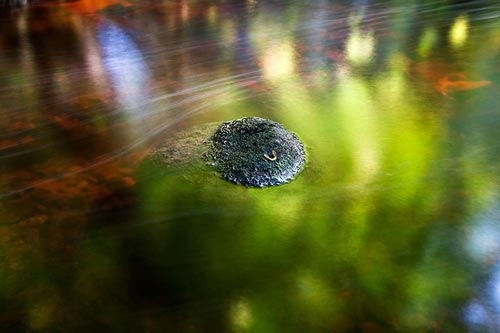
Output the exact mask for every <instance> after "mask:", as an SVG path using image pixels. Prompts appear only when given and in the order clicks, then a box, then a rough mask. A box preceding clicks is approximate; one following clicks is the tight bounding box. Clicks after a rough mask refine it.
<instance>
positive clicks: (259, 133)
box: [205, 117, 305, 187]
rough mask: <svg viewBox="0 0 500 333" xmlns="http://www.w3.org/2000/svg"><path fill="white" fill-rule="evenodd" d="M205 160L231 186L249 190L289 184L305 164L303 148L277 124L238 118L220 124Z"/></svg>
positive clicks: (268, 121) (292, 135)
mask: <svg viewBox="0 0 500 333" xmlns="http://www.w3.org/2000/svg"><path fill="white" fill-rule="evenodd" d="M211 143H212V146H211V148H210V149H209V151H208V153H206V154H205V157H206V159H208V160H209V161H210V165H212V166H213V167H215V169H216V170H217V171H218V172H220V173H221V175H222V177H223V178H224V179H226V180H228V181H231V182H233V183H237V184H242V185H245V186H253V187H267V186H274V185H281V184H284V183H287V182H288V181H290V180H292V179H293V178H294V177H295V175H296V174H297V173H298V172H299V171H300V170H301V169H302V166H303V165H304V163H305V153H304V145H303V144H302V143H301V142H300V141H299V139H298V138H297V137H296V136H295V134H293V133H290V132H289V131H287V130H286V129H285V128H284V127H283V126H281V125H280V124H278V123H277V122H274V121H271V120H267V119H262V118H257V117H250V118H242V119H237V120H233V121H228V122H225V123H223V124H222V125H221V126H220V127H219V128H218V129H217V130H216V131H215V133H214V134H213V135H212V138H211Z"/></svg>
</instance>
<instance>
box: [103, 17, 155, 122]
mask: <svg viewBox="0 0 500 333" xmlns="http://www.w3.org/2000/svg"><path fill="white" fill-rule="evenodd" d="M98 40H99V45H100V47H101V51H102V54H103V63H104V64H103V65H104V67H105V69H106V71H107V72H108V75H109V77H110V79H111V82H112V85H113V88H114V89H115V90H116V94H117V100H118V102H119V103H120V104H121V105H122V106H123V108H124V109H125V110H126V112H127V113H129V114H130V116H132V118H144V117H146V116H147V115H148V110H147V107H146V106H145V101H147V100H148V94H147V85H146V84H147V82H149V81H150V80H149V69H148V68H147V66H146V64H145V62H144V59H143V56H142V54H141V52H140V50H139V49H138V48H137V46H136V44H135V43H134V41H133V40H132V38H131V37H130V36H129V35H128V34H127V33H126V32H125V31H124V30H123V29H121V28H120V27H118V26H116V25H114V24H111V23H104V24H102V25H101V26H100V27H99V30H98Z"/></svg>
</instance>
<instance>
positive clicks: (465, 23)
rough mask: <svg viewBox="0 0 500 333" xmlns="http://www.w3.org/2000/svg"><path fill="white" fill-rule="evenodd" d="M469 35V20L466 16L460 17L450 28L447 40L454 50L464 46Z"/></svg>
mask: <svg viewBox="0 0 500 333" xmlns="http://www.w3.org/2000/svg"><path fill="white" fill-rule="evenodd" d="M468 35H469V20H468V19H467V16H465V15H460V16H458V17H457V18H456V19H455V22H454V23H453V25H452V26H451V29H450V33H449V38H450V43H451V45H452V46H453V47H454V48H460V47H462V46H464V44H465V42H466V41H467V37H468Z"/></svg>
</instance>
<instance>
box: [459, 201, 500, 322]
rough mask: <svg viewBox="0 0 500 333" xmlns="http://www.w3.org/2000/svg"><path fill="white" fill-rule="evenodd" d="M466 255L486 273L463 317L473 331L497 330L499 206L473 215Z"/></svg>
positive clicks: (499, 309)
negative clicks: (476, 262)
mask: <svg viewBox="0 0 500 333" xmlns="http://www.w3.org/2000/svg"><path fill="white" fill-rule="evenodd" d="M466 245H467V250H468V252H469V254H470V255H471V256H472V257H473V258H474V259H475V260H477V261H478V262H479V263H480V264H481V265H483V266H484V267H485V269H487V270H488V271H490V273H489V274H488V280H487V282H486V283H484V284H481V285H480V286H479V287H478V288H479V289H478V291H477V297H476V298H475V299H474V300H471V301H470V302H469V303H468V304H467V306H466V307H465V309H464V319H465V321H466V322H467V323H468V324H469V325H470V326H471V328H472V329H473V330H476V329H484V328H488V329H489V330H493V331H495V332H497V331H498V330H499V329H500V258H499V255H500V208H499V207H498V206H497V207H494V208H493V209H491V210H489V211H487V212H485V213H483V214H481V215H480V216H478V217H477V222H476V223H474V222H473V225H472V229H471V231H470V234H469V236H468V239H467V243H466Z"/></svg>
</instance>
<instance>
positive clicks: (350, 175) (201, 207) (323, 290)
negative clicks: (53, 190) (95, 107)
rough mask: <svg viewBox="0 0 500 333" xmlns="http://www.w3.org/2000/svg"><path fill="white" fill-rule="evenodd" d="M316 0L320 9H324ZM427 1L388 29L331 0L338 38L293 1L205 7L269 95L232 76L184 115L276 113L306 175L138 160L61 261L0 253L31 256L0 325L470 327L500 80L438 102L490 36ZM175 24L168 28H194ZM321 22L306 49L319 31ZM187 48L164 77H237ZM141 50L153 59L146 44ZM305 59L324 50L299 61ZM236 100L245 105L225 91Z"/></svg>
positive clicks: (474, 72) (488, 56)
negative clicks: (119, 203)
mask: <svg viewBox="0 0 500 333" xmlns="http://www.w3.org/2000/svg"><path fill="white" fill-rule="evenodd" d="M181 5H182V8H183V9H182V10H183V13H184V14H182V13H181V14H180V15H181V16H182V17H180V18H179V20H181V21H182V22H183V23H182V24H185V25H187V26H188V27H189V28H190V29H191V28H193V26H196V24H197V23H199V22H200V21H195V23H192V24H193V25H192V26H190V25H189V18H190V17H191V16H195V17H196V8H195V6H192V5H191V3H190V2H186V1H183V2H182V3H181ZM250 5H252V6H254V5H253V4H250ZM327 5H328V2H325V3H324V7H321V10H323V11H330V12H331V13H337V12H336V11H335V10H333V9H331V8H330V7H328V6H327ZM433 6H438V4H434V5H428V6H416V5H414V6H412V7H410V8H409V9H407V10H404V9H402V8H400V7H395V8H396V9H397V10H396V12H395V13H394V14H393V15H392V14H391V15H389V17H390V19H388V21H387V22H386V21H384V20H383V22H384V23H387V26H389V27H391V29H389V30H393V31H394V32H393V33H391V34H389V37H387V31H386V30H385V29H384V27H382V28H380V27H377V24H373V26H370V24H369V23H366V22H365V23H362V21H363V18H360V19H359V20H360V21H359V22H357V21H356V22H355V23H353V22H350V20H349V17H351V15H352V13H351V12H357V11H356V10H355V8H354V9H352V8H350V7H348V9H345V8H346V7H345V6H344V7H343V6H340V8H341V9H343V10H344V12H342V11H341V12H340V13H341V14H339V15H340V18H338V17H337V19H339V20H340V21H341V22H343V23H340V26H339V27H335V29H332V30H333V31H330V33H331V34H332V35H334V34H335V33H338V34H339V35H341V36H335V37H332V39H331V40H329V39H328V38H330V37H329V35H328V33H327V32H328V29H327V28H326V32H325V31H322V29H323V28H324V26H314V25H311V27H313V28H310V27H309V29H310V30H307V29H308V28H307V27H308V26H307V25H305V24H303V21H302V20H301V18H302V17H301V15H302V13H303V12H302V10H303V9H304V5H301V4H299V3H292V4H289V5H288V6H286V7H287V8H286V9H287V10H286V11H285V15H283V16H280V19H279V20H278V21H273V20H272V19H270V17H272V15H271V14H272V10H273V8H267V7H264V9H260V11H259V10H258V9H252V10H255V11H257V12H255V13H253V12H252V14H255V16H253V18H247V19H248V20H250V21H251V22H250V23H249V24H248V26H247V25H245V24H246V23H245V24H242V23H241V21H239V20H237V19H232V18H227V17H225V18H223V19H222V18H221V20H223V21H221V23H218V22H217V20H218V15H219V14H220V15H223V11H222V10H220V11H217V10H215V9H213V8H214V7H209V9H207V10H209V12H208V14H207V16H206V19H207V21H208V23H209V26H210V28H211V29H213V30H214V31H218V32H214V34H215V35H217V36H216V37H218V38H219V40H220V41H222V42H223V45H229V46H227V49H229V50H230V51H232V48H233V47H234V44H233V43H236V42H241V41H242V40H245V38H247V39H248V44H249V45H247V47H248V49H250V50H252V51H253V52H254V54H251V53H250V52H248V54H245V56H246V57H247V58H244V57H242V59H243V60H242V59H239V60H238V59H237V60H234V62H236V63H237V65H241V66H243V67H244V66H248V68H251V69H252V68H253V67H255V68H256V69H258V71H260V76H259V77H254V76H251V77H250V79H251V80H256V81H258V82H257V83H259V84H262V85H263V88H262V87H261V89H262V91H263V92H262V93H259V94H255V95H253V94H252V93H251V92H249V91H247V90H245V89H244V88H242V85H241V84H240V83H241V82H236V83H238V84H236V83H235V82H233V81H230V80H229V81H227V84H226V83H224V85H222V87H223V88H224V89H220V92H218V93H214V94H213V95H210V94H208V95H207V97H208V99H210V103H208V102H207V103H208V104H207V108H208V109H209V111H208V112H207V113H208V115H204V116H203V117H202V116H200V118H199V119H198V118H196V117H195V119H194V120H193V123H196V122H197V121H199V122H202V121H205V120H207V119H208V120H210V121H212V120H222V119H224V118H229V117H233V118H238V117H241V116H244V115H257V116H263V117H267V118H272V119H273V120H276V121H279V122H281V123H283V124H284V125H285V126H286V127H287V128H289V129H290V130H291V131H293V132H296V133H297V134H298V135H299V136H300V138H301V139H302V140H303V141H304V142H305V143H306V146H307V152H308V163H307V166H306V168H305V169H304V170H303V172H302V173H301V174H300V175H299V176H298V177H297V179H296V180H295V181H293V182H291V183H290V184H287V185H285V186H280V187H273V188H267V189H247V188H244V187H242V186H236V185H233V184H230V183H226V182H224V181H222V180H221V179H220V178H219V177H218V175H217V174H215V173H214V172H213V171H212V170H211V169H209V168H208V167H207V166H205V165H203V163H202V162H200V163H199V164H197V165H192V166H190V167H185V166H183V167H180V168H172V169H168V170H162V169H157V168H152V167H148V166H144V167H143V169H141V170H140V172H138V174H137V180H138V184H137V192H136V193H135V199H136V201H137V205H136V206H134V207H132V208H130V207H125V208H124V209H123V211H113V212H109V213H108V212H101V211H98V213H93V212H92V211H90V212H85V214H88V215H86V218H87V221H86V222H87V224H88V226H87V230H86V233H85V235H84V236H83V237H82V238H78V241H75V243H77V246H76V249H75V254H74V256H73V257H72V260H70V263H65V264H64V269H60V268H59V265H62V264H61V262H60V261H58V260H56V259H53V255H52V252H51V250H50V249H46V248H43V247H42V248H41V249H37V251H34V254H33V253H31V252H29V251H27V253H16V252H15V251H12V250H11V251H6V253H9V254H11V256H12V257H13V258H16V259H19V260H20V261H21V262H22V264H24V267H27V268H24V269H25V271H20V270H16V267H14V266H15V263H14V262H12V261H11V262H9V265H2V266H1V267H0V281H1V284H0V297H1V299H2V305H5V306H6V307H8V308H9V309H8V311H6V312H5V313H4V314H2V317H0V318H2V321H3V322H5V323H6V326H8V327H9V328H12V329H11V331H26V330H31V331H48V330H53V331H62V330H64V331H71V332H80V331H82V332H83V331H90V330H92V331H103V332H126V331H134V332H163V331H172V332H266V333H267V332H269V333H272V332H332V331H335V332H396V331H404V332H422V331H440V330H441V331H446V332H464V331H467V327H466V324H465V323H464V321H463V320H462V315H461V311H462V308H463V306H464V305H465V304H467V303H468V302H469V301H470V299H471V298H472V297H474V295H475V292H476V290H475V289H476V288H480V284H477V283H476V281H477V280H478V279H479V278H478V277H482V275H480V274H478V272H479V273H482V272H481V270H484V271H487V270H488V269H490V266H488V265H487V264H485V265H484V266H481V265H480V264H478V263H477V262H475V261H473V260H472V258H471V257H470V256H469V254H468V253H467V251H466V247H465V244H464V243H465V241H466V238H467V236H468V234H469V233H470V230H471V229H473V228H474V225H473V224H472V223H470V222H469V221H474V220H475V218H476V217H477V216H478V215H480V214H481V213H482V212H483V211H484V210H487V209H488V208H491V207H489V206H490V205H491V204H492V202H494V198H495V195H496V193H497V190H498V188H497V186H498V176H497V174H498V166H499V164H498V162H499V161H498V158H497V156H500V155H499V154H498V145H497V144H496V142H497V141H498V130H497V129H498V121H497V120H496V119H498V117H497V114H496V113H497V111H496V110H497V109H498V99H497V94H495V92H496V90H493V89H497V88H496V86H495V85H492V87H488V88H485V87H483V88H482V90H481V89H477V90H475V89H468V88H467V85H466V84H465V83H463V82H462V83H460V84H456V85H455V86H452V87H454V89H455V90H454V91H448V90H445V91H444V92H445V93H447V96H445V94H444V93H443V91H438V90H436V87H435V85H436V81H438V80H439V79H442V78H443V77H448V76H450V75H451V76H452V75H456V73H455V72H456V71H460V72H462V73H461V74H460V75H464V76H465V77H466V78H468V77H471V79H470V80H486V79H488V80H491V81H494V82H498V75H499V73H498V71H497V70H496V71H495V70H492V68H496V67H495V65H497V63H498V61H497V60H496V59H497V58H496V56H497V55H498V50H499V45H500V42H499V41H500V37H499V36H500V31H499V30H498V27H496V26H494V25H493V26H488V25H486V24H485V25H484V26H483V25H481V24H479V23H477V22H474V19H473V17H471V18H470V20H471V21H470V23H468V24H469V25H468V28H467V29H465V30H464V29H463V28H460V26H459V28H450V27H452V26H453V24H454V23H453V22H455V24H462V25H463V24H464V23H460V22H462V21H459V20H464V19H463V17H465V16H460V15H455V14H456V13H455V12H453V10H452V9H451V8H449V7H446V8H444V9H443V8H442V7H438V8H436V10H438V9H439V11H438V12H439V15H438V16H437V18H436V17H433V16H430V17H427V16H426V15H433V14H432V13H433V12H434V11H432V9H433V8H434V7H433ZM217 8H219V7H217ZM245 8H247V7H245ZM252 8H254V7H252ZM335 8H337V7H335ZM280 9H281V8H280ZM351 9H352V10H351ZM245 10H246V9H245ZM268 11H269V12H268ZM221 13H222V14H221ZM363 13H364V14H363V15H365V16H363V17H364V18H365V19H366V18H370V17H371V18H372V19H373V16H369V15H370V14H369V13H370V12H369V11H366V12H363ZM313 14H315V13H313ZM304 15H305V14H304ZM313 16H314V15H313ZM332 16H334V15H333V14H332ZM461 17H462V19H461ZM408 18H411V19H408ZM446 18H448V19H447V21H446V20H445V19H446ZM391 19H392V20H391ZM200 20H201V19H200ZM442 20H444V21H442ZM351 21H352V20H351ZM374 21H376V20H375V19H374ZM414 21H419V22H420V21H421V22H420V23H421V25H422V29H420V30H419V29H417V28H415V27H413V26H412V22H414ZM175 22H176V21H175V19H173V23H172V24H174V25H175ZM201 22H203V20H201ZM306 22H308V23H311V22H309V21H306ZM332 22H336V21H334V20H333V19H332V20H331V21H328V20H325V21H323V24H333V23H332ZM456 22H458V23H456ZM247 23H248V22H247ZM349 23H351V25H350V24H349ZM372 23H373V22H372ZM375 23H376V22H375ZM379 23H380V22H379ZM428 23H429V24H428ZM363 24H366V25H368V26H365V25H363ZM153 25H154V24H153ZM353 25H355V26H353ZM384 26H385V25H384ZM438 26H439V27H440V29H438V28H437V27H438ZM160 27H161V24H160ZM326 27H328V25H326ZM453 27H455V26H453ZM393 28H394V29H393ZM179 29H180V28H179ZM186 29H187V28H186ZM218 29H219V30H218ZM237 29H241V30H243V32H242V31H237ZM247 29H248V31H247ZM450 29H452V30H450ZM457 29H458V30H457ZM460 29H462V30H460ZM475 29H476V30H475ZM159 30H160V31H161V29H159ZM174 30H175V29H174ZM186 31H188V32H189V31H190V32H189V33H187V32H186V36H184V37H179V38H181V40H182V38H186V39H188V40H189V37H192V36H191V35H190V34H192V35H194V37H193V38H196V37H197V36H198V35H197V34H198V33H199V31H197V30H196V29H193V30H192V31H191V30H189V29H187V30H186ZM339 31H343V32H342V33H341V32H339ZM449 31H458V32H453V33H451V32H449ZM460 31H462V32H460ZM464 31H467V32H468V34H469V35H467V36H466V37H467V38H463V36H462V35H463V32H464ZM485 31H486V32H485ZM269 32H273V34H271V35H270V36H267V35H268V33H269ZM417 32H418V33H417ZM169 33H173V32H172V31H169ZM321 33H322V38H320V39H319V42H317V40H315V39H314V37H315V36H313V35H314V34H321ZM449 33H450V34H453V36H455V35H457V36H458V37H456V36H455V37H453V38H454V39H453V40H455V41H454V42H453V41H451V43H452V44H453V45H455V48H454V49H453V50H452V49H447V48H445V47H443V46H442V45H440V44H439V43H437V42H436V38H438V37H439V38H440V39H439V40H440V41H442V40H446V38H448V36H449V35H448V34H449ZM245 34H249V36H246V37H245V36H243V37H242V35H245ZM398 34H399V36H403V37H399V38H396V37H398ZM435 34H440V35H439V36H436V35H435ZM395 36H396V37H395ZM460 36H462V37H460ZM413 37H414V38H415V41H410V42H408V43H407V44H408V45H407V44H405V42H404V41H405V40H406V38H408V39H410V38H413ZM450 37H451V35H450ZM483 38H484V39H483ZM159 39H160V41H162V40H161V38H159ZM189 41H191V42H192V40H189ZM194 41H197V40H196V39H194ZM327 41H329V42H327ZM489 41H491V43H489ZM150 42H151V44H153V45H156V44H154V41H150ZM316 42H317V43H316ZM158 43H159V44H161V43H160V42H158ZM308 43H310V44H308ZM328 43H331V44H328ZM192 44H196V43H191V44H189V43H186V45H188V46H190V47H192ZM337 44H340V46H339V47H337V46H336V45H337ZM138 45H139V44H138ZM156 46H157V45H156ZM308 46H311V47H310V48H311V49H314V48H318V50H319V51H318V50H310V49H308ZM138 47H139V46H138ZM322 47H323V48H324V49H321V48H322ZM221 48H223V47H221ZM186 49H188V50H189V51H186V50H184V49H181V50H180V51H179V53H181V55H182V57H180V58H178V59H176V60H175V61H174V62H173V65H172V64H170V65H169V66H171V68H169V71H172V72H175V69H176V67H179V68H180V69H179V73H177V75H178V77H176V79H178V80H179V81H181V82H182V83H184V84H185V85H187V86H188V87H189V85H195V84H197V83H198V82H197V76H196V74H198V73H197V72H196V71H200V72H203V71H205V70H207V68H210V70H213V72H210V75H212V74H213V75H216V74H217V75H222V76H230V75H235V74H234V73H233V68H232V65H234V64H233V63H231V61H230V60H229V59H230V57H231V56H235V57H236V56H238V54H237V53H238V52H236V51H235V52H229V51H228V50H222V51H221V53H223V54H225V55H226V56H227V57H225V58H224V61H223V62H222V63H218V62H214V63H210V66H208V65H207V66H206V68H205V67H203V65H202V62H199V61H198V60H199V59H201V58H203V54H202V55H199V54H196V53H195V52H192V51H191V50H192V49H189V48H186ZM301 49H306V51H304V50H301ZM407 49H409V50H407ZM150 51H151V50H150ZM198 51H199V50H198ZM203 51H205V50H203ZM327 51H328V52H327ZM340 51H341V52H340ZM162 52H163V51H162ZM308 52H309V53H308ZM314 52H316V53H314ZM365 52H366V53H365ZM453 52H456V53H453ZM199 53H203V52H199ZM232 53H234V54H232ZM144 54H146V55H147V57H146V56H145V57H144V61H145V62H148V61H150V59H149V58H148V57H149V56H152V54H154V52H144ZM214 54H217V53H215V52H214ZM160 55H161V52H160ZM367 55H369V56H367ZM417 55H418V56H421V57H426V58H431V57H432V56H435V55H439V56H440V57H443V58H444V59H445V60H446V61H442V59H438V58H431V60H432V61H435V62H436V63H435V64H434V65H429V64H425V63H422V62H419V61H418V56H417ZM158 58H161V57H160V56H159V57H158ZM254 58H255V59H254ZM313 58H314V60H315V61H318V63H315V64H313V65H311V66H309V65H310V63H309V61H312V59H313ZM183 59H184V60H183ZM332 59H333V60H332ZM416 59H417V60H416ZM205 60H206V59H205ZM426 60H427V59H426ZM438 60H440V61H441V62H438ZM443 62H445V63H446V65H443V64H442V63H443ZM200 63H201V64H200ZM38 66H39V67H41V65H40V64H39V65H38ZM213 67H216V70H214V69H213ZM160 68H161V67H160ZM429 68H431V70H429ZM38 70H39V71H40V69H38ZM169 71H167V72H169ZM190 71H193V72H195V73H194V74H192V73H190ZM153 72H154V71H153ZM169 73H170V72H169ZM186 73H187V74H186ZM170 74H171V73H170ZM40 75H41V74H40ZM101 75H102V73H101ZM189 75H192V76H189ZM148 80H149V78H148ZM457 81H466V79H465V78H464V79H462V78H460V79H457ZM453 82H455V81H453ZM63 88H64V86H57V87H55V88H54V89H56V90H57V89H59V90H64V89H63ZM218 88H219V87H217V86H215V87H214V86H208V88H206V89H207V91H208V92H212V91H215V90H216V89H218ZM466 88H467V89H466ZM490 88H491V89H490ZM210 89H213V90H210ZM450 89H451V88H450ZM194 92H195V93H196V92H197V90H196V89H195V90H194ZM63 93H64V94H67V93H68V91H66V90H64V91H63V92H61V94H63ZM245 94H248V96H249V99H248V100H236V99H233V98H232V96H234V95H237V96H238V97H240V96H244V95H245ZM193 96H194V97H196V94H194V95H193ZM48 97H50V100H51V101H52V100H55V98H52V97H53V96H52V95H49V96H48ZM48 97H47V99H48ZM188 97H189V96H188ZM191 102H192V101H191ZM203 102H205V101H203ZM54 103H55V102H54ZM193 104H195V106H198V104H196V103H194V102H193ZM256 106H261V107H262V108H259V109H257V107H256ZM187 110H188V111H189V110H190V109H189V108H187ZM179 113H181V112H180V111H179ZM77 204H78V202H77V203H76V204H75V205H77ZM58 208H59V207H58ZM63 208H67V207H61V209H63ZM127 208H129V210H127ZM0 214H1V217H2V218H3V217H4V216H3V211H0ZM82 214H84V213H82ZM69 216H70V217H69V219H71V216H73V215H69ZM7 218H8V217H6V219H7ZM110 221H114V222H115V225H110ZM103 225H107V227H106V228H105V227H103ZM63 226H64V225H63ZM59 228H61V227H59ZM54 229H55V230H54ZM54 229H49V230H48V231H47V230H46V232H47V233H50V232H53V231H54V232H57V231H59V230H60V229H57V228H54ZM5 234H7V233H5ZM5 234H1V235H2V237H4V238H9V239H10V238H12V239H14V242H15V240H16V235H15V234H12V233H10V234H7V236H5ZM17 237H19V238H22V237H21V236H19V235H17ZM2 240H3V239H2ZM5 243H6V244H10V243H9V242H8V241H5ZM2 244H3V243H2ZM61 247H63V246H61ZM12 248H15V247H14V246H12ZM497 259H498V258H497V257H494V258H492V259H491V260H492V261H493V262H494V261H496V260H497ZM12 265H14V266H12ZM13 323H14V324H13Z"/></svg>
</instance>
